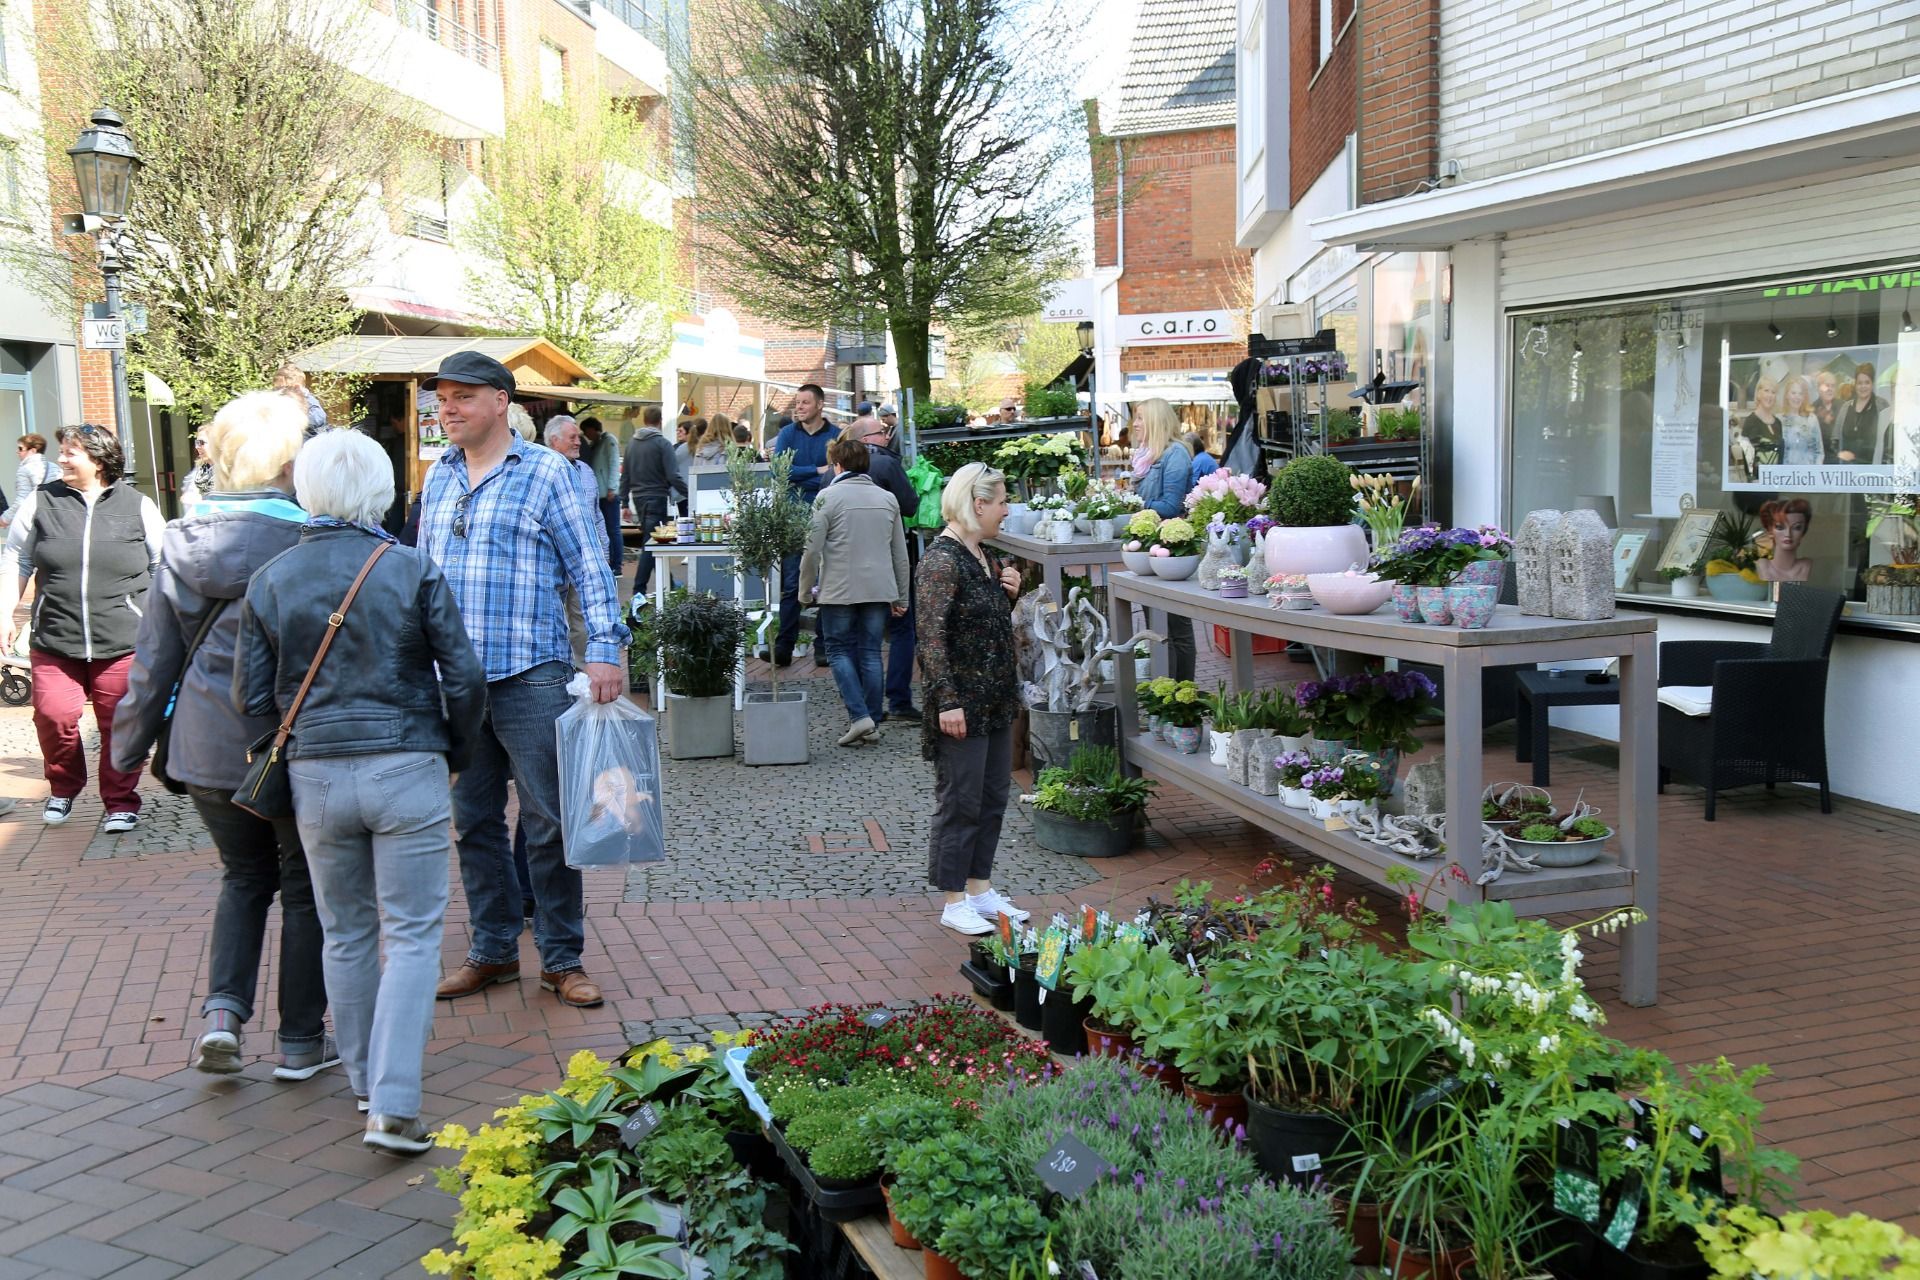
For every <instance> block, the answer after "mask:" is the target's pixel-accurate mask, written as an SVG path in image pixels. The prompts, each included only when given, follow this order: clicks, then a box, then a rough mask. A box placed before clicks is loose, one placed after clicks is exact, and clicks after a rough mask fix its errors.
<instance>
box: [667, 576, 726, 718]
mask: <svg viewBox="0 0 1920 1280" xmlns="http://www.w3.org/2000/svg"><path fill="white" fill-rule="evenodd" d="M656 612H657V613H658V614H659V616H658V617H657V618H652V619H650V623H651V626H652V630H653V636H654V638H655V639H656V640H657V641H658V643H659V645H660V647H661V649H662V655H661V656H662V661H663V665H664V666H665V669H666V676H667V688H668V689H669V690H670V691H672V692H674V693H677V694H680V695H682V696H683V697H688V698H717V697H721V696H724V695H726V694H728V693H731V692H732V691H733V671H734V666H735V664H736V663H737V661H738V659H739V654H740V642H741V641H742V640H743V639H745V637H746V634H747V617H746V615H745V614H744V613H742V612H741V611H740V607H739V606H738V605H736V604H734V603H733V601H731V600H722V599H721V598H720V597H719V596H717V595H714V594H713V593H712V592H710V591H701V592H695V593H693V594H690V595H684V596H679V597H677V598H675V599H671V600H669V601H667V603H666V605H665V607H664V608H661V609H659V610H657V611H656Z"/></svg>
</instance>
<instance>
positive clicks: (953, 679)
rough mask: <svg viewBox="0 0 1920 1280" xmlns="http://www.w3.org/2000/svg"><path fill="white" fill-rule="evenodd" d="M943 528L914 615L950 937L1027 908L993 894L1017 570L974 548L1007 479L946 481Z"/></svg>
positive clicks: (1011, 701)
mask: <svg viewBox="0 0 1920 1280" xmlns="http://www.w3.org/2000/svg"><path fill="white" fill-rule="evenodd" d="M940 515H941V516H942V518H944V519H945V520H946V528H945V529H943V530H942V531H941V533H940V536H939V537H937V538H935V539H934V540H933V543H932V545H930V546H929V547H928V548H927V552H926V554H925V555H924V556H922V557H921V558H920V569H919V572H918V573H917V574H915V576H914V607H915V609H916V610H917V612H918V614H919V620H920V678H921V682H922V685H923V687H924V689H925V694H926V704H927V710H926V717H925V719H924V720H923V721H922V730H921V731H922V734H923V742H924V752H925V755H926V757H927V759H929V760H931V761H933V769H934V775H933V776H934V784H933V806H934V807H933V834H932V840H931V842H930V846H929V848H928V851H927V879H928V880H929V881H930V882H931V883H932V884H933V887H934V888H936V889H938V890H940V891H941V892H942V893H944V894H945V895H946V899H947V901H946V907H945V909H944V910H942V911H941V913H940V923H941V924H943V925H945V926H946V927H947V928H949V929H952V930H954V931H955V932H958V933H968V934H980V933H987V932H990V931H991V930H992V929H993V927H994V926H993V924H992V920H993V917H994V916H995V915H997V914H999V913H1000V912H1002V911H1004V912H1006V913H1007V914H1008V915H1010V916H1012V917H1013V918H1014V919H1015V920H1025V919H1026V918H1027V914H1028V913H1027V912H1025V911H1022V910H1020V909H1019V908H1018V907H1016V906H1014V905H1013V903H1011V902H1009V901H1008V900H1007V899H1006V898H1004V897H1002V896H1001V895H1000V894H999V893H998V892H997V891H996V890H995V889H994V887H993V884H992V876H993V855H994V851H995V850H996V849H997V848H998V847H999V844H1000V824H1001V821H1002V820H1003V819H1004V818H1005V817H1006V812H1007V796H1008V794H1009V792H1010V791H1011V789H1012V782H1013V718H1014V715H1015V713H1016V712H1017V711H1018V710H1019V696H1018V690H1017V680H1016V675H1015V670H1014V658H1013V608H1012V601H1013V599H1014V597H1016V596H1018V595H1019V594H1020V573H1019V570H1017V569H1014V568H1012V567H1011V566H1002V565H1000V564H999V563H998V562H997V561H996V560H995V559H994V558H993V556H991V555H990V554H989V553H988V552H987V551H986V549H985V548H984V547H983V546H982V545H981V544H982V543H984V542H985V541H987V540H988V539H989V538H992V537H993V536H994V535H996V534H998V533H999V532H1000V523H1001V521H1003V520H1005V519H1006V518H1007V484H1006V477H1005V476H1003V475H1002V474H1001V473H1000V472H998V471H995V470H993V469H992V468H991V467H989V466H987V465H986V464H985V463H982V462H970V463H968V464H967V465H966V466H964V467H962V468H960V469H959V470H958V471H956V472H954V473H953V478H952V479H950V480H948V481H947V487H946V489H945V491H944V492H943V493H942V494H941V496H940Z"/></svg>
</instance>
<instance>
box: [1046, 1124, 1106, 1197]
mask: <svg viewBox="0 0 1920 1280" xmlns="http://www.w3.org/2000/svg"><path fill="white" fill-rule="evenodd" d="M1107 1167H1108V1166H1107V1162H1106V1161H1105V1160H1103V1159H1101V1157H1100V1153H1099V1152H1097V1151H1095V1150H1094V1149H1093V1148H1092V1147H1090V1146H1088V1145H1087V1144H1086V1143H1084V1142H1082V1141H1080V1139H1078V1138H1076V1137H1074V1136H1073V1135H1072V1134H1070V1133H1067V1134H1062V1135H1061V1136H1060V1137H1058V1138H1056V1139H1054V1141H1053V1145H1052V1146H1050V1147H1048V1148H1047V1153H1046V1154H1045V1155H1043V1156H1041V1157H1040V1158H1039V1159H1038V1160H1036V1161H1035V1162H1034V1165H1033V1171H1034V1173H1036V1174H1038V1175H1039V1178H1040V1181H1041V1182H1043V1183H1045V1184H1046V1187H1047V1190H1049V1191H1051V1192H1054V1193H1055V1194H1056V1195H1058V1196H1060V1197H1061V1198H1062V1199H1065V1200H1078V1199H1079V1198H1080V1197H1081V1196H1083V1195H1085V1194H1086V1193H1087V1191H1088V1189H1089V1188H1091V1187H1092V1186H1093V1184H1094V1183H1096V1182H1098V1181H1100V1177H1101V1175H1102V1174H1104V1173H1106V1172H1107Z"/></svg>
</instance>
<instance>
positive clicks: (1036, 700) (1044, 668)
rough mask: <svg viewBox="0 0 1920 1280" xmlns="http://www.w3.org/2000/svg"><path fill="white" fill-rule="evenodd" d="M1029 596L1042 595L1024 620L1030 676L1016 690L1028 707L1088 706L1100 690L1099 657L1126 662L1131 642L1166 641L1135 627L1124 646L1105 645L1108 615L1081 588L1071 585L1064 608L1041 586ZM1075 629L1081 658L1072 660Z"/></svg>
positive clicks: (1071, 708) (1064, 708)
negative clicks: (1032, 654)
mask: <svg viewBox="0 0 1920 1280" xmlns="http://www.w3.org/2000/svg"><path fill="white" fill-rule="evenodd" d="M1032 596H1033V597H1041V599H1039V600H1037V601H1036V603H1035V604H1034V606H1033V607H1032V609H1031V610H1030V612H1029V613H1028V615H1027V617H1028V621H1027V623H1026V629H1028V630H1030V632H1031V634H1032V637H1033V643H1034V645H1035V647H1036V649H1037V656H1036V659H1035V661H1034V664H1033V667H1032V674H1031V676H1030V677H1028V678H1027V679H1026V680H1024V681H1023V683H1022V685H1021V694H1022V696H1023V697H1024V698H1025V700H1026V702H1027V705H1028V706H1031V707H1040V708H1042V709H1044V710H1047V711H1085V710H1087V709H1088V708H1089V707H1091V706H1092V705H1093V701H1094V697H1095V695H1096V694H1098V693H1099V691H1100V662H1101V660H1102V659H1104V658H1113V659H1115V660H1116V661H1119V660H1121V659H1124V660H1126V661H1128V662H1131V661H1132V660H1133V647H1134V645H1136V644H1139V643H1140V642H1141V641H1146V642H1147V643H1149V644H1157V643H1159V642H1160V641H1161V640H1163V639H1165V637H1163V636H1162V635H1161V634H1160V633H1159V632H1157V631H1139V632H1135V633H1134V635H1133V638H1132V639H1130V640H1128V641H1126V642H1125V643H1123V644H1113V643H1110V642H1109V639H1108V637H1109V636H1110V635H1111V634H1112V632H1111V628H1110V627H1109V626H1108V623H1107V617H1106V615H1105V614H1103V613H1101V612H1100V610H1098V609H1097V608H1095V607H1094V605H1093V601H1092V600H1090V599H1088V598H1087V594H1086V590H1085V588H1082V587H1075V588H1074V589H1073V590H1072V591H1070V592H1069V593H1068V594H1067V607H1066V608H1064V609H1056V608H1053V607H1051V603H1052V602H1051V597H1050V596H1049V594H1048V592H1047V589H1046V588H1045V587H1042V588H1040V590H1039V591H1036V592H1034V593H1032ZM1029 598H1032V597H1029ZM1025 603H1026V600H1025V599H1023V600H1022V601H1021V604H1023V605H1024V604H1025ZM1018 613H1019V611H1018V610H1017V609H1016V634H1017V631H1018V629H1019V624H1018ZM1076 631H1078V632H1079V633H1080V657H1079V658H1078V659H1077V660H1076V659H1075V658H1074V657H1073V642H1074V633H1075V632H1076ZM1024 674H1025V668H1024V664H1023V675H1024Z"/></svg>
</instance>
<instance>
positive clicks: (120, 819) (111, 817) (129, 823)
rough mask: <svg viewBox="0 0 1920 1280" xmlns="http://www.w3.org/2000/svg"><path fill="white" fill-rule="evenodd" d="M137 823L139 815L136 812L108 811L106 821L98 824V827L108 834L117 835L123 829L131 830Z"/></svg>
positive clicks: (138, 823)
mask: <svg viewBox="0 0 1920 1280" xmlns="http://www.w3.org/2000/svg"><path fill="white" fill-rule="evenodd" d="M139 825H140V815H139V814H137V813H110V814H108V815H107V817H106V821H104V822H102V823H101V824H100V829H101V830H102V831H105V832H107V833H108V834H110V835H119V834H120V833H121V832H123V831H131V830H133V829H134V828H135V827H137V826H139Z"/></svg>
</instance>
